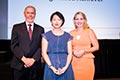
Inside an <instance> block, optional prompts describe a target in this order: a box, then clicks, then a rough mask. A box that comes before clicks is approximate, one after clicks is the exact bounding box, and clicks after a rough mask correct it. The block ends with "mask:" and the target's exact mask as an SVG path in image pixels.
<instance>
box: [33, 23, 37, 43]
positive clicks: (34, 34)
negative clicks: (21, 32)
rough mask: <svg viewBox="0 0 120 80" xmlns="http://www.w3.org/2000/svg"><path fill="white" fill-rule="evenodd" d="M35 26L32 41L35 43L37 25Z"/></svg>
mask: <svg viewBox="0 0 120 80" xmlns="http://www.w3.org/2000/svg"><path fill="white" fill-rule="evenodd" d="M33 26H34V28H33V33H32V41H34V39H35V36H36V35H37V26H36V24H35V23H34V24H33Z"/></svg>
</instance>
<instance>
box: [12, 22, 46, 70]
mask: <svg viewBox="0 0 120 80" xmlns="http://www.w3.org/2000/svg"><path fill="white" fill-rule="evenodd" d="M33 26H34V29H33V34H32V41H31V40H30V38H29V35H28V30H27V27H26V23H25V22H23V23H20V24H15V25H14V26H13V29H12V37H11V50H12V52H13V54H14V56H13V59H12V62H11V67H12V68H14V69H17V70H21V69H22V68H23V66H24V63H23V62H22V61H21V58H22V56H25V57H29V58H34V59H35V60H36V61H38V62H40V58H41V39H42V35H41V34H42V33H44V28H43V27H41V26H39V25H37V24H35V23H34V25H33Z"/></svg>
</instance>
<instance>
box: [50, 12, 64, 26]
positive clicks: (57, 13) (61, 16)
mask: <svg viewBox="0 0 120 80" xmlns="http://www.w3.org/2000/svg"><path fill="white" fill-rule="evenodd" d="M54 15H57V16H58V17H59V18H60V19H62V21H63V23H62V25H63V24H64V22H65V19H64V16H63V15H62V13H60V12H58V11H56V12H54V13H53V14H52V15H51V17H50V21H52V18H53V16H54ZM62 25H61V26H62Z"/></svg>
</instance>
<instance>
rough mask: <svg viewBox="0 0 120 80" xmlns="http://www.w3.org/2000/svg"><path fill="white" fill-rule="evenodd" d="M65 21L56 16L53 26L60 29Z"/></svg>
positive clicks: (52, 22) (53, 19)
mask: <svg viewBox="0 0 120 80" xmlns="http://www.w3.org/2000/svg"><path fill="white" fill-rule="evenodd" d="M62 23H63V21H62V19H60V18H59V17H58V16H57V15H54V16H53V18H52V21H51V24H52V26H53V27H54V28H56V29H59V28H61V25H62Z"/></svg>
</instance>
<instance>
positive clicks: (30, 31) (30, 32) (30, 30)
mask: <svg viewBox="0 0 120 80" xmlns="http://www.w3.org/2000/svg"><path fill="white" fill-rule="evenodd" d="M28 26H29V31H28V34H29V37H30V40H32V29H31V26H32V25H31V24H28Z"/></svg>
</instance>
